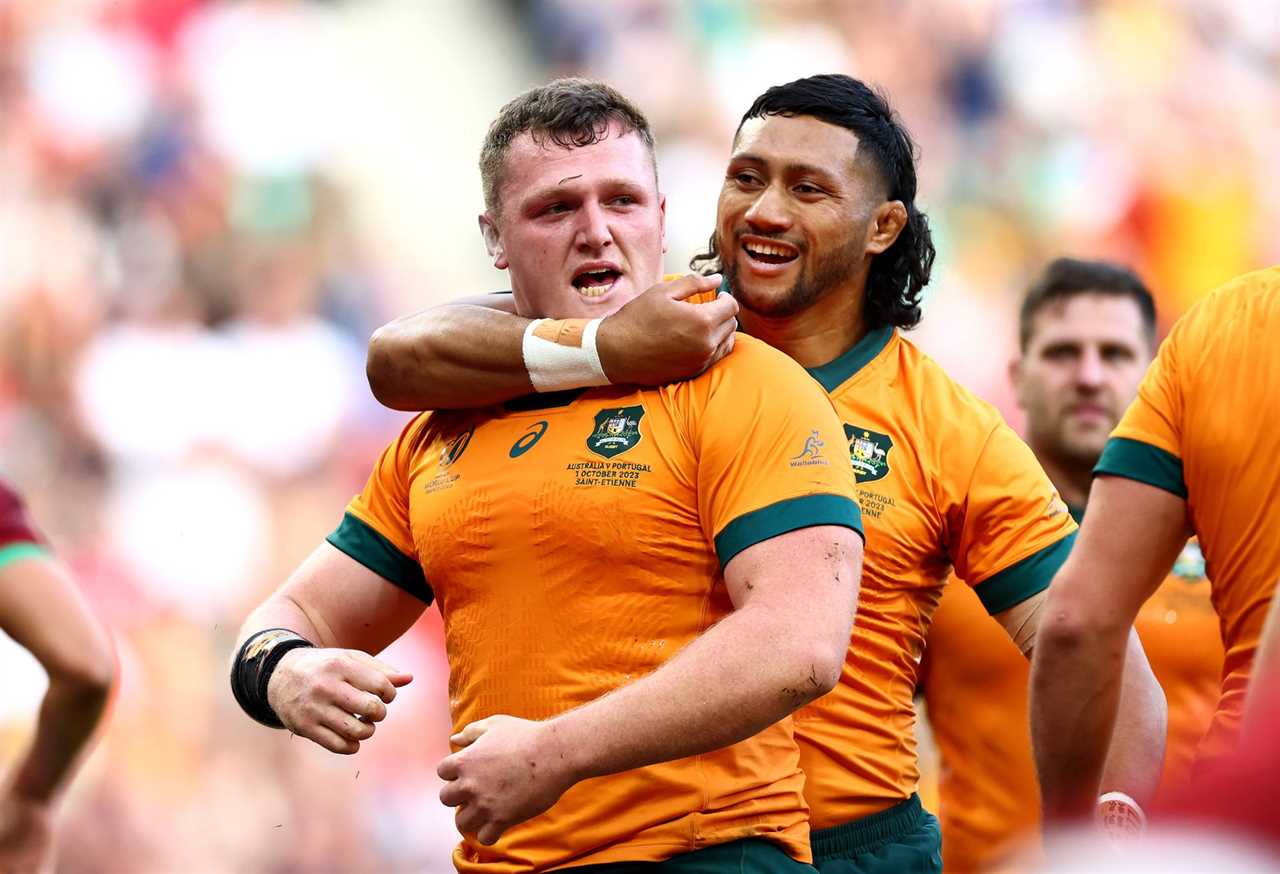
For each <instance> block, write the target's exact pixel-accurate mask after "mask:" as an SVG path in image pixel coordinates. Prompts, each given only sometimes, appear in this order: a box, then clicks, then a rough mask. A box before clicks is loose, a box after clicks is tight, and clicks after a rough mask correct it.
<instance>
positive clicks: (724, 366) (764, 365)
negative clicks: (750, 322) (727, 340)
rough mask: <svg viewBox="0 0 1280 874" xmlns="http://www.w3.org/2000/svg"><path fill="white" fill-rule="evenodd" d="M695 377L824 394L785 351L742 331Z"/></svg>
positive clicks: (715, 382)
mask: <svg viewBox="0 0 1280 874" xmlns="http://www.w3.org/2000/svg"><path fill="white" fill-rule="evenodd" d="M697 379H698V380H705V381H706V382H707V384H708V385H709V386H712V387H715V386H718V385H719V384H720V383H726V382H728V383H733V384H735V385H743V384H750V385H756V386H760V387H762V388H773V387H778V388H781V387H795V386H801V387H804V388H806V389H811V390H812V391H814V392H818V393H824V394H825V392H823V390H822V387H821V386H820V385H818V383H817V381H815V380H814V378H813V377H812V376H810V375H809V373H808V372H807V371H806V370H805V369H804V368H803V367H801V366H800V365H799V364H798V363H796V362H795V361H794V360H793V359H792V358H791V357H790V356H788V355H787V354H786V353H785V352H779V351H778V350H777V349H774V348H773V347H772V346H770V345H769V344H768V343H765V342H764V341H763V340H757V339H756V338H755V337H749V336H747V335H746V334H742V333H739V334H738V335H737V336H736V339H735V340H734V343H733V351H732V352H730V353H729V354H728V355H726V356H725V357H724V358H722V359H720V360H719V361H718V362H716V363H715V364H714V365H712V366H711V367H710V368H709V369H708V370H707V371H706V372H705V373H703V374H702V375H701V376H699V377H697ZM695 381H696V380H695Z"/></svg>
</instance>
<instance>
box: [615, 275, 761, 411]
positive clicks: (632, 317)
mask: <svg viewBox="0 0 1280 874" xmlns="http://www.w3.org/2000/svg"><path fill="white" fill-rule="evenodd" d="M719 285H720V276H719V274H713V275H711V276H699V275H697V274H694V273H690V274H688V275H686V276H681V277H680V278H679V279H674V280H672V281H670V282H660V283H658V284H657V285H655V286H653V287H652V288H650V289H648V290H647V291H645V292H644V293H643V294H641V295H639V296H638V297H636V298H635V299H634V300H631V301H629V302H628V303H627V305H626V306H624V307H622V309H620V310H618V311H617V312H616V313H614V314H613V315H611V316H607V317H606V318H605V319H604V320H603V321H602V322H601V323H600V328H599V330H598V331H597V333H596V348H597V350H598V351H599V353H600V364H601V365H602V366H603V367H604V373H605V376H607V377H609V381H610V382H612V383H615V384H618V385H666V384H667V383H670V382H678V381H680V380H682V379H689V378H690V377H694V376H697V375H698V374H699V373H702V371H704V370H706V369H707V368H708V367H710V366H711V365H713V364H715V363H716V362H717V361H719V360H720V359H721V358H723V357H724V356H726V355H728V354H729V353H730V352H731V351H732V350H733V332H734V331H735V330H737V327H738V323H737V320H736V317H737V315H738V302H737V301H736V300H734V299H733V296H732V295H729V294H722V295H719V296H718V297H716V299H715V300H714V301H711V302H710V303H702V304H695V303H690V302H689V301H687V300H686V298H688V297H690V296H692V295H695V294H698V293H699V292H706V291H714V290H715V289H716V287H717V286H719Z"/></svg>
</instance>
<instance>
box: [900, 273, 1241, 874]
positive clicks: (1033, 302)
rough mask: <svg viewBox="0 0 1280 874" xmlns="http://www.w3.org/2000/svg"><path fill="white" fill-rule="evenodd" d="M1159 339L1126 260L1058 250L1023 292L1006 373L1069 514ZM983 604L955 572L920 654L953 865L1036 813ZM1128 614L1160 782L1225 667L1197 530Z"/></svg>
mask: <svg viewBox="0 0 1280 874" xmlns="http://www.w3.org/2000/svg"><path fill="white" fill-rule="evenodd" d="M1155 346H1156V311H1155V302H1154V301H1153V300H1152V297H1151V293H1150V292H1149V291H1148V290H1147V288H1146V286H1145V285H1144V284H1143V283H1142V280H1141V279H1139V278H1138V277H1137V276H1136V275H1135V274H1134V273H1133V272H1132V271H1130V270H1128V269H1126V268H1124V267H1120V266H1118V265H1113V264H1108V263H1106V262H1101V261H1080V260H1075V259H1071V258H1059V259H1057V260H1056V261H1054V262H1052V263H1051V264H1049V265H1048V267H1047V268H1046V269H1045V270H1044V272H1043V273H1042V274H1041V275H1040V276H1039V277H1038V278H1037V279H1036V280H1035V282H1034V283H1033V284H1032V285H1031V287H1030V289H1029V290H1028V292H1027V294H1026V296H1025V298H1024V300H1023V303H1022V310H1021V315H1020V331H1019V349H1020V354H1019V356H1018V357H1017V358H1016V359H1015V360H1014V361H1013V362H1012V363H1011V364H1010V368H1009V376H1010V380H1011V381H1012V383H1013V386H1014V389H1015V391H1016V394H1017V398H1018V404H1019V406H1020V407H1021V408H1022V409H1023V410H1024V411H1025V412H1026V417H1027V418H1026V436H1027V442H1028V444H1029V445H1030V446H1031V450H1032V452H1034V453H1035V456H1036V458H1037V460H1039V462H1040V464H1041V466H1042V467H1043V468H1044V469H1045V471H1046V472H1048V474H1049V477H1050V479H1051V480H1052V481H1053V484H1054V485H1055V486H1056V487H1057V489H1058V493H1059V494H1060V495H1061V496H1062V497H1063V499H1064V500H1065V501H1066V502H1067V506H1068V508H1069V509H1070V511H1071V515H1072V517H1073V518H1075V519H1076V521H1077V522H1079V521H1080V518H1081V516H1082V515H1083V513H1084V505H1085V500H1086V498H1087V497H1088V493H1089V484H1090V481H1091V480H1092V475H1093V466H1094V465H1095V464H1096V463H1097V461H1098V457H1099V456H1100V455H1101V454H1102V448H1103V445H1104V444H1105V443H1106V440H1107V435H1108V434H1110V433H1111V429H1112V428H1114V427H1115V425H1116V423H1117V422H1118V421H1119V419H1120V415H1121V413H1123V412H1124V408H1125V407H1126V406H1127V405H1128V404H1129V402H1130V401H1132V400H1133V398H1134V395H1136V394H1137V391H1138V382H1139V380H1141V379H1142V374H1143V372H1144V371H1145V370H1146V368H1147V365H1148V364H1150V362H1151V358H1152V356H1153V355H1154V353H1155ZM984 612H985V611H983V609H982V605H981V603H980V602H979V601H978V599H977V598H975V597H974V596H973V594H972V592H971V591H970V590H969V588H968V587H967V586H965V585H964V584H963V583H960V582H959V581H956V580H954V579H953V580H952V581H951V582H950V583H949V584H948V585H947V588H946V590H945V591H944V592H943V595H942V602H941V603H940V604H939V605H938V612H937V613H935V614H934V617H933V624H932V626H931V627H930V629H929V638H928V645H927V647H926V649H925V657H924V661H923V663H922V664H921V672H920V687H921V692H922V693H923V695H924V700H925V703H926V705H927V707H928V716H929V726H930V728H931V730H932V735H933V737H934V740H935V741H936V742H937V745H938V750H939V753H940V754H941V762H940V765H941V767H940V769H939V777H938V789H939V796H940V800H941V805H940V808H939V811H938V818H939V820H940V821H941V824H942V845H943V848H944V849H945V853H944V854H943V859H944V861H945V867H946V869H947V870H949V871H984V870H990V869H993V868H998V867H1000V866H1001V865H1007V864H1009V863H1010V862H1011V860H1012V857H1013V856H1014V854H1020V853H1022V852H1023V846H1022V845H1023V844H1024V843H1026V842H1028V841H1029V839H1031V838H1033V837H1034V832H1035V830H1036V828H1037V826H1038V824H1039V820H1040V795H1039V788H1038V786H1037V784H1036V775H1035V765H1034V763H1033V762H1032V759H1031V737H1030V733H1029V730H1028V726H1027V681H1028V674H1029V666H1028V665H1027V662H1026V659H1024V658H1023V657H1022V655H1021V654H1020V653H1019V652H1018V651H1017V649H1016V648H1015V647H1013V646H1012V645H1011V643H1010V642H1009V639H1008V637H1007V636H1006V635H1005V634H1003V633H1001V632H1000V631H999V630H998V629H997V628H996V626H995V625H994V623H990V622H983V621H982V616H983V613H984ZM1135 627H1136V628H1137V631H1138V635H1139V637H1141V638H1142V645H1143V648H1144V649H1145V650H1146V652H1147V655H1148V656H1149V658H1150V660H1151V667H1152V669H1153V670H1154V671H1155V675H1156V678H1157V679H1158V680H1159V681H1160V685H1161V686H1162V687H1163V689H1164V692H1165V695H1166V697H1167V698H1168V706H1169V729H1168V741H1167V743H1166V749H1165V763H1164V772H1163V775H1162V779H1161V790H1160V794H1162V795H1163V794H1165V793H1166V792H1167V791H1168V789H1169V788H1171V787H1174V786H1177V785H1179V784H1181V783H1183V782H1184V781H1185V780H1186V779H1187V778H1188V776H1189V772H1190V763H1191V761H1192V759H1193V758H1194V753H1195V748H1196V745H1197V744H1198V743H1199V741H1200V739H1201V737H1202V736H1203V735H1204V732H1205V730H1206V729H1207V728H1208V726H1209V720H1210V719H1211V718H1212V716H1213V711H1214V708H1215V706H1216V705H1217V699H1218V693H1219V682H1220V677H1221V673H1222V655H1223V653H1222V641H1221V638H1220V636H1219V634H1218V616H1217V614H1216V613H1215V612H1214V610H1213V604H1212V603H1210V601H1209V586H1208V582H1207V581H1206V579H1205V575H1204V560H1203V558H1202V557H1201V555H1200V549H1199V546H1198V545H1197V544H1196V543H1195V541H1188V542H1187V544H1186V546H1185V547H1184V548H1183V550H1182V553H1181V554H1180V555H1179V557H1178V560H1177V561H1175V562H1174V564H1173V567H1172V568H1171V569H1170V570H1169V572H1168V575H1167V576H1166V578H1165V581H1164V582H1163V583H1162V584H1161V586H1160V588H1158V589H1157V590H1156V592H1155V594H1154V595H1152V596H1151V598H1150V599H1148V600H1147V602H1146V603H1145V604H1144V605H1143V606H1142V609H1141V610H1140V611H1139V613H1138V617H1137V621H1136V622H1135ZM1021 861H1022V862H1023V863H1025V861H1026V856H1022V857H1021Z"/></svg>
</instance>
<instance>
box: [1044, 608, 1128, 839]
mask: <svg viewBox="0 0 1280 874" xmlns="http://www.w3.org/2000/svg"><path fill="white" fill-rule="evenodd" d="M1046 612H1047V613H1048V615H1049V617H1050V618H1049V619H1046V620H1045V621H1044V623H1043V624H1042V625H1041V629H1040V634H1039V636H1038V638H1037V642H1036V648H1035V657H1034V659H1033V660H1032V665H1031V742H1032V747H1033V750H1034V752H1035V760H1036V772H1037V774H1038V776H1039V779H1040V794H1041V799H1042V802H1043V809H1044V817H1045V819H1046V820H1053V819H1059V818H1063V817H1071V816H1083V815H1085V814H1086V813H1088V812H1089V811H1090V810H1091V809H1092V806H1093V804H1094V801H1095V800H1096V798H1097V794H1098V787H1099V784H1100V781H1101V776H1102V770H1103V767H1104V763H1105V762H1106V761H1107V751H1108V748H1109V746H1110V741H1111V733H1112V728H1113V726H1114V725H1115V721H1116V712H1117V710H1118V708H1119V704H1120V697H1121V687H1122V685H1123V682H1122V673H1123V670H1124V661H1125V646H1126V634H1127V633H1126V630H1125V629H1124V628H1119V629H1118V633H1117V630H1115V629H1110V630H1094V631H1088V632H1086V631H1084V630H1080V629H1078V628H1072V627H1070V626H1067V625H1065V624H1064V623H1062V622H1061V621H1060V616H1058V617H1055V613H1056V612H1057V611H1055V610H1054V605H1053V604H1052V603H1051V604H1050V605H1049V608H1048V610H1047V611H1046Z"/></svg>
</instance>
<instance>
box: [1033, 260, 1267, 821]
mask: <svg viewBox="0 0 1280 874" xmlns="http://www.w3.org/2000/svg"><path fill="white" fill-rule="evenodd" d="M1277 336H1280V268H1271V269H1268V270H1262V271H1259V272H1257V273H1250V274H1247V275H1245V276H1241V277H1239V278H1237V279H1235V280H1233V281H1231V282H1229V283H1227V284H1226V285H1224V286H1223V287H1221V288H1219V289H1217V290H1216V291H1214V292H1213V293H1212V294H1210V295H1209V296H1208V297H1206V298H1205V299H1204V300H1202V301H1200V302H1199V303H1197V304H1196V305H1195V306H1193V307H1192V308H1191V309H1190V310H1188V311H1187V313H1186V314H1184V315H1183V316H1182V318H1180V319H1179V320H1178V322H1177V324H1175V325H1174V327H1173V330H1172V331H1171V332H1170V334H1169V336H1168V337H1167V338H1166V339H1165V341H1164V342H1163V343H1162V344H1161V346H1160V349H1159V351H1158V352H1157V354H1156V358H1155V361H1153V362H1152V364H1151V366H1150V367H1149V368H1148V369H1147V373H1146V375H1145V376H1144V377H1143V380H1142V384H1141V386H1140V388H1139V390H1138V396H1137V398H1136V399H1135V400H1134V402H1133V403H1132V404H1131V405H1130V406H1129V409H1128V410H1127V411H1126V413H1125V415H1124V418H1123V419H1121V421H1120V424H1119V426H1117V428H1116V429H1115V431H1114V432H1113V433H1112V435H1111V438H1110V439H1109V440H1108V441H1107V445H1106V449H1105V450H1104V451H1103V453H1102V458H1101V459H1100V460H1099V462H1098V465H1097V467H1096V468H1095V474H1096V479H1095V481H1094V483H1093V488H1092V490H1091V492H1090V496H1089V512H1088V514H1087V515H1086V517H1085V522H1084V526H1083V530H1082V533H1081V536H1080V542H1079V544H1078V546H1077V548H1076V549H1075V551H1074V552H1073V553H1072V554H1071V557H1070V559H1069V560H1068V562H1067V563H1066V564H1065V565H1064V566H1063V568H1062V570H1061V571H1060V572H1059V574H1058V576H1057V578H1056V579H1055V580H1054V583H1053V587H1052V589H1051V590H1050V603H1049V607H1048V609H1047V611H1046V622H1045V623H1044V624H1043V625H1042V627H1041V631H1040V638H1039V642H1038V644H1037V650H1036V659H1035V663H1034V665H1033V668H1032V673H1031V708H1032V709H1031V716H1032V722H1031V731H1032V740H1033V741H1034V744H1035V751H1036V766H1037V769H1038V771H1039V773H1040V776H1041V779H1042V780H1043V781H1046V782H1047V783H1048V784H1049V786H1053V787H1058V788H1057V790H1055V791H1054V792H1053V793H1052V794H1051V793H1050V792H1049V791H1046V792H1045V795H1044V802H1045V815H1046V817H1048V816H1051V815H1055V814H1072V813H1080V812H1083V811H1084V810H1087V808H1088V806H1089V804H1090V803H1091V802H1092V798H1091V797H1090V796H1091V793H1092V791H1093V788H1095V787H1096V785H1097V775H1098V771H1099V768H1100V767H1101V763H1102V761H1103V759H1104V757H1105V756H1106V755H1107V750H1108V741H1109V739H1110V738H1111V737H1112V735H1113V727H1114V728H1115V729H1116V730H1119V729H1120V728H1121V727H1122V721H1121V719H1117V717H1116V700H1117V698H1118V697H1119V696H1120V690H1121V687H1122V681H1121V679H1120V670H1121V666H1122V663H1123V661H1124V651H1123V648H1122V643H1123V639H1124V629H1125V628H1126V627H1127V626H1128V625H1129V623H1131V622H1132V621H1133V618H1134V617H1135V616H1136V615H1137V614H1138V611H1139V609H1140V608H1141V605H1142V604H1143V602H1144V601H1146V600H1147V598H1149V597H1150V596H1151V593H1152V592H1154V591H1155V589H1156V587H1157V586H1158V585H1159V584H1160V582H1161V580H1163V579H1164V577H1165V574H1166V573H1167V572H1168V568H1169V566H1170V565H1171V564H1173V562H1174V561H1175V559H1176V558H1177V556H1178V553H1179V552H1180V551H1181V550H1182V548H1183V545H1184V544H1185V542H1186V536H1187V534H1188V532H1190V533H1193V534H1195V535H1196V536H1197V537H1198V538H1199V544H1200V549H1201V550H1202V551H1203V553H1204V557H1205V563H1206V569H1207V573H1208V576H1209V579H1210V581H1211V586H1212V597H1213V604H1214V607H1215V608H1216V610H1217V612H1218V615H1219V616H1220V617H1221V622H1222V633H1223V643H1224V645H1225V647H1226V660H1225V665H1224V669H1223V683H1222V697H1221V700H1220V703H1219V705H1218V711H1217V713H1216V715H1215V716H1214V720H1213V725H1212V727H1211V728H1210V731H1209V734H1208V736H1207V737H1206V739H1205V743H1204V746H1203V748H1202V755H1206V754H1207V755H1215V754H1217V753H1220V752H1222V751H1224V750H1226V749H1230V747H1231V746H1232V745H1233V744H1234V742H1235V737H1236V734H1237V731H1238V727H1239V722H1240V716H1241V711H1242V705H1243V699H1244V695H1245V692H1246V690H1247V688H1248V684H1249V678H1250V675H1251V673H1252V668H1253V658H1254V653H1255V650H1256V648H1257V645H1258V638H1259V635H1260V633H1261V631H1262V626H1263V622H1264V619H1265V616H1266V613H1267V606H1268V603H1269V601H1270V599H1271V597H1272V594H1273V593H1274V591H1275V586H1276V580H1277V578H1280V538H1278V537H1276V531H1277V530H1280V429H1277V428H1276V427H1275V423H1276V422H1277V421H1280V355H1277V354H1276V345H1275V342H1276V341H1275V338H1276V337H1277Z"/></svg>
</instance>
